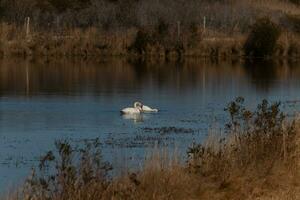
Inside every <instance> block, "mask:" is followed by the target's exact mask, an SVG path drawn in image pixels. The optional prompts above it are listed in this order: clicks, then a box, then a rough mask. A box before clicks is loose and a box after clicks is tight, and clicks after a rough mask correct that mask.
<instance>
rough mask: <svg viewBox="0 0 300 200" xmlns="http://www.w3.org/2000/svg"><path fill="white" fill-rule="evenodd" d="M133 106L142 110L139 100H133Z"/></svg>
mask: <svg viewBox="0 0 300 200" xmlns="http://www.w3.org/2000/svg"><path fill="white" fill-rule="evenodd" d="M134 107H135V108H138V109H140V110H142V107H143V104H142V103H141V102H135V103H134Z"/></svg>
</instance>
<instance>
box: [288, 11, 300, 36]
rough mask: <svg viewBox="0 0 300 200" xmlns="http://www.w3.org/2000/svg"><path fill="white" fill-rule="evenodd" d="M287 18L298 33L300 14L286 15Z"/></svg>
mask: <svg viewBox="0 0 300 200" xmlns="http://www.w3.org/2000/svg"><path fill="white" fill-rule="evenodd" d="M287 20H288V23H289V25H290V26H291V28H292V30H293V31H294V32H296V33H300V15H287Z"/></svg>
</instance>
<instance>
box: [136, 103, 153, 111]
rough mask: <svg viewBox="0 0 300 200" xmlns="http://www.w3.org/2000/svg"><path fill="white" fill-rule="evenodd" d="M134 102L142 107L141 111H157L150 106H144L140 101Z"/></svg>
mask: <svg viewBox="0 0 300 200" xmlns="http://www.w3.org/2000/svg"><path fill="white" fill-rule="evenodd" d="M136 103H137V104H138V105H140V106H141V108H142V110H141V112H158V109H153V108H150V107H149V106H146V105H144V104H142V103H140V102H136Z"/></svg>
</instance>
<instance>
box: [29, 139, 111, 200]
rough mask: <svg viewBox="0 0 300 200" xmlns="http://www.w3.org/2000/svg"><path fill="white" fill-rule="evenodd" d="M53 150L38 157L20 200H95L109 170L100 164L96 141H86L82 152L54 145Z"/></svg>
mask: <svg viewBox="0 0 300 200" xmlns="http://www.w3.org/2000/svg"><path fill="white" fill-rule="evenodd" d="M56 149H57V151H55V152H52V151H49V152H48V153H47V154H46V155H45V156H43V157H41V160H40V164H39V168H38V170H35V171H33V174H32V177H30V178H28V179H27V181H26V185H25V187H24V194H25V195H24V197H26V198H23V199H99V197H101V195H102V193H103V191H104V190H105V189H106V187H107V186H108V173H109V171H110V170H111V166H110V164H108V163H106V162H103V160H102V156H101V150H100V143H99V140H98V139H95V140H93V141H86V142H85V143H84V145H83V148H80V147H74V146H72V145H70V144H69V143H68V142H67V141H58V142H56Z"/></svg>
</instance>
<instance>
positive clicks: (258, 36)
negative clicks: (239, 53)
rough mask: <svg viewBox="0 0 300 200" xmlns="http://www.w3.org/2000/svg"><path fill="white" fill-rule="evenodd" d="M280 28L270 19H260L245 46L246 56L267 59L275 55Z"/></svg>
mask: <svg viewBox="0 0 300 200" xmlns="http://www.w3.org/2000/svg"><path fill="white" fill-rule="evenodd" d="M280 32H281V31H280V28H279V27H278V26H277V25H276V24H274V23H273V22H272V21H271V20H270V19H268V18H261V19H258V20H257V21H256V22H255V24H254V25H253V27H252V30H251V32H250V34H249V36H248V38H247V41H246V43H245V45H244V51H245V54H246V56H250V57H266V56H271V55H272V54H273V53H274V49H275V47H276V43H277V40H278V38H279V36H280Z"/></svg>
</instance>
